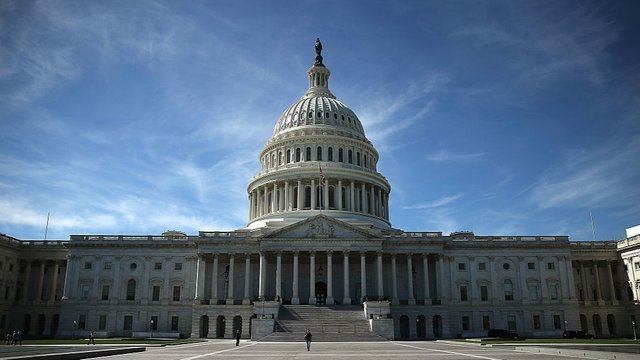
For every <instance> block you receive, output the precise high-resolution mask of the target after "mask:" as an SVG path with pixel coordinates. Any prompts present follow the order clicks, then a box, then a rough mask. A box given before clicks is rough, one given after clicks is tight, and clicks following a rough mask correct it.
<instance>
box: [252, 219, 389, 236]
mask: <svg viewBox="0 0 640 360" xmlns="http://www.w3.org/2000/svg"><path fill="white" fill-rule="evenodd" d="M264 237H265V238H280V239H371V238H374V237H376V236H375V234H372V233H371V232H369V231H367V230H364V229H361V228H359V227H357V226H354V225H351V224H348V223H346V222H344V221H340V220H336V219H334V218H331V217H328V216H325V215H322V214H321V215H316V216H314V217H311V218H308V219H305V220H302V221H299V222H297V223H294V224H291V225H288V226H285V227H283V228H280V229H277V230H274V231H273V232H271V233H269V234H266V235H265V236H264Z"/></svg>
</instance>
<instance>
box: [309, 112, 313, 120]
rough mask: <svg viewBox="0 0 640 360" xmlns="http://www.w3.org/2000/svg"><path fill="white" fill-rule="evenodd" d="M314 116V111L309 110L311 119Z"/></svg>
mask: <svg viewBox="0 0 640 360" xmlns="http://www.w3.org/2000/svg"><path fill="white" fill-rule="evenodd" d="M312 117H313V111H309V119H311V118H312Z"/></svg>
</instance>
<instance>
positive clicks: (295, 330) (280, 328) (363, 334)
mask: <svg viewBox="0 0 640 360" xmlns="http://www.w3.org/2000/svg"><path fill="white" fill-rule="evenodd" d="M307 329H309V330H310V331H311V333H312V334H313V341H387V339H385V338H383V337H381V336H378V335H375V334H373V333H371V332H369V321H368V320H367V319H366V318H365V316H364V312H363V310H362V306H357V305H356V306H350V305H338V306H316V305H282V306H280V311H279V313H278V320H276V331H275V332H274V333H273V334H270V335H267V336H266V337H264V338H262V339H261V340H260V341H304V333H305V331H306V330H307Z"/></svg>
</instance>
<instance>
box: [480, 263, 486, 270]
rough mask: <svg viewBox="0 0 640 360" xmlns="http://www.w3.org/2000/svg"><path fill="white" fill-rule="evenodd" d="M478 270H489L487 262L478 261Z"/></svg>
mask: <svg viewBox="0 0 640 360" xmlns="http://www.w3.org/2000/svg"><path fill="white" fill-rule="evenodd" d="M478 270H480V271H485V270H487V263H483V262H481V263H478Z"/></svg>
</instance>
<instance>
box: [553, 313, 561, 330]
mask: <svg viewBox="0 0 640 360" xmlns="http://www.w3.org/2000/svg"><path fill="white" fill-rule="evenodd" d="M553 328H554V329H556V330H560V329H562V324H561V322H560V315H553Z"/></svg>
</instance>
